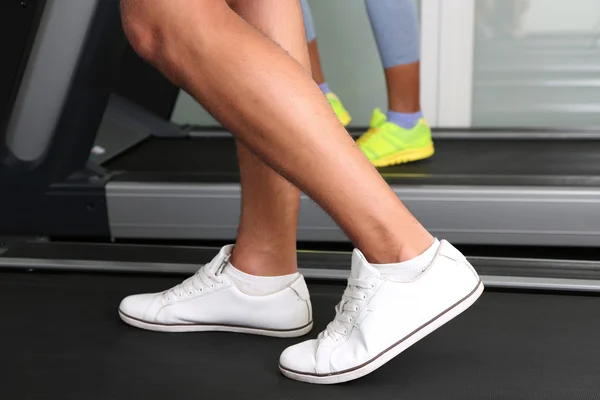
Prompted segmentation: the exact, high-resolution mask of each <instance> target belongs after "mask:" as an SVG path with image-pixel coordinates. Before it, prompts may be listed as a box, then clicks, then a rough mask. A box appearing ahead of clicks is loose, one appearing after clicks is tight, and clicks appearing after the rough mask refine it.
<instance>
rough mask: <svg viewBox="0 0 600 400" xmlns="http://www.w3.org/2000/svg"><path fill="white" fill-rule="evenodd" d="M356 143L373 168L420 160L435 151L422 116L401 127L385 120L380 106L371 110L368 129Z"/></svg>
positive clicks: (429, 131)
mask: <svg viewBox="0 0 600 400" xmlns="http://www.w3.org/2000/svg"><path fill="white" fill-rule="evenodd" d="M357 144H358V146H359V147H360V148H361V150H362V151H363V153H365V155H366V156H367V158H368V159H369V160H370V161H371V162H372V163H373V165H374V166H376V167H387V166H390V165H396V164H404V163H408V162H412V161H418V160H423V159H425V158H429V157H431V156H432V155H433V153H435V150H434V147H433V141H432V140H431V129H430V128H429V125H428V124H427V121H426V120H425V119H424V118H422V119H421V120H419V122H418V123H417V125H415V127H414V128H412V129H404V128H402V127H400V126H398V125H396V124H394V123H391V122H388V120H387V117H386V115H385V114H384V113H383V112H381V110H379V109H375V111H373V117H372V118H371V128H370V129H369V130H368V131H367V132H366V133H365V134H364V135H362V136H361V137H360V138H358V140H357Z"/></svg>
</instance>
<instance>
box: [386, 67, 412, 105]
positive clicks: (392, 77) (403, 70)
mask: <svg viewBox="0 0 600 400" xmlns="http://www.w3.org/2000/svg"><path fill="white" fill-rule="evenodd" d="M385 82H386V85H387V93H388V109H389V110H391V111H396V112H401V113H415V112H418V111H420V110H421V98H420V93H419V90H420V78H419V62H415V63H411V64H404V65H397V66H395V67H391V68H386V69H385Z"/></svg>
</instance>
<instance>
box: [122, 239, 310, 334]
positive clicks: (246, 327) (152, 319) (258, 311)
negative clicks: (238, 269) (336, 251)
mask: <svg viewBox="0 0 600 400" xmlns="http://www.w3.org/2000/svg"><path fill="white" fill-rule="evenodd" d="M232 249H233V246H225V247H224V248H223V249H222V250H221V251H220V252H219V254H218V255H217V256H216V257H215V258H214V259H213V260H212V261H211V262H210V263H208V264H206V265H205V266H204V267H202V268H201V269H200V270H199V271H198V272H197V273H196V274H195V275H194V276H192V277H190V278H188V279H187V280H185V281H184V282H183V283H181V284H179V285H177V286H175V287H173V288H171V289H169V290H166V291H164V292H161V293H153V294H139V295H135V296H129V297H127V298H125V299H124V300H123V301H122V302H121V305H120V306H119V315H120V317H121V319H122V320H123V321H125V322H126V323H128V324H130V325H133V326H135V327H138V328H142V329H148V330H153V331H161V332H200V331H226V332H238V333H251V334H257V335H265V336H276V337H297V336H302V335H305V334H307V333H308V332H310V330H311V329H312V325H313V322H312V309H311V303H310V297H309V293H308V288H307V287H306V283H305V281H304V278H303V277H302V275H299V277H298V279H296V280H295V281H294V282H292V283H291V284H290V285H289V286H288V287H286V288H285V289H283V290H281V291H279V292H276V293H273V294H269V295H266V296H252V295H248V294H245V293H243V292H242V291H240V290H239V289H238V288H237V287H236V286H235V285H234V284H233V283H232V282H231V280H230V279H229V278H228V277H227V275H225V274H222V273H221V272H222V270H223V268H224V267H225V266H226V265H227V263H228V262H229V257H230V255H231V251H232Z"/></svg>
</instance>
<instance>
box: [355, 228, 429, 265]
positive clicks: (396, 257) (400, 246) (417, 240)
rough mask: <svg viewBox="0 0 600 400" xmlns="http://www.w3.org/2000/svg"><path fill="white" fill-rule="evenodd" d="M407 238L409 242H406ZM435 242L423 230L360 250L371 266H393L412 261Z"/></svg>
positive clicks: (382, 241)
mask: <svg viewBox="0 0 600 400" xmlns="http://www.w3.org/2000/svg"><path fill="white" fill-rule="evenodd" d="M407 237H409V238H410V240H406V238H407ZM434 242H435V238H434V237H433V236H432V235H431V234H430V233H429V232H427V231H426V230H425V229H423V230H422V231H421V232H418V233H414V234H404V235H402V237H401V238H394V239H387V240H381V241H378V242H376V245H375V246H368V247H366V248H365V249H361V251H362V252H363V254H364V255H365V258H366V259H367V261H368V262H369V263H371V264H395V263H401V262H405V261H409V260H412V259H413V258H415V257H417V256H419V255H421V254H423V252H425V251H426V250H427V249H428V248H430V247H431V245H432V244H433V243H434Z"/></svg>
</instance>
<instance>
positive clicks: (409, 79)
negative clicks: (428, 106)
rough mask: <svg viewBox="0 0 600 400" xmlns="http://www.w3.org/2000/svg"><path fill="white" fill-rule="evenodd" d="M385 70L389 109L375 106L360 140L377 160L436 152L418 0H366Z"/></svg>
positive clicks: (387, 161)
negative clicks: (424, 105)
mask: <svg viewBox="0 0 600 400" xmlns="http://www.w3.org/2000/svg"><path fill="white" fill-rule="evenodd" d="M365 4H366V7H367V12H368V14H369V20H370V22H371V27H372V29H373V33H374V35H375V39H376V42H377V47H378V49H379V54H380V56H381V62H382V64H383V67H384V71H385V78H386V86H387V94H388V112H387V114H385V115H384V114H382V113H381V112H380V111H379V110H375V112H374V114H373V119H372V123H371V129H370V130H369V132H367V134H366V135H364V136H363V137H362V138H361V139H359V142H358V143H359V146H360V147H361V149H362V150H363V151H364V152H365V154H366V155H367V157H368V158H369V159H370V160H371V161H372V162H373V164H374V165H376V166H387V165H393V164H400V163H403V162H409V161H416V160H420V159H423V158H427V157H430V156H431V155H433V152H434V149H433V143H432V142H431V131H430V129H429V127H428V125H427V123H426V122H425V119H424V117H423V114H422V113H421V104H420V94H419V91H420V77H419V69H420V66H419V58H420V49H419V46H420V35H419V21H418V16H417V10H416V7H415V4H414V0H365Z"/></svg>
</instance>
